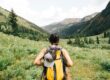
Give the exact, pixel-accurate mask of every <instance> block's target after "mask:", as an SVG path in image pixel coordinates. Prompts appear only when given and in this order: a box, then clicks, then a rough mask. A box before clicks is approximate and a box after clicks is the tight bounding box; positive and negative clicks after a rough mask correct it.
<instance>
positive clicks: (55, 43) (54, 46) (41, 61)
mask: <svg viewBox="0 0 110 80" xmlns="http://www.w3.org/2000/svg"><path fill="white" fill-rule="evenodd" d="M49 42H50V43H51V45H50V46H49V48H43V49H42V50H41V51H40V53H39V54H38V56H37V57H36V59H35V61H34V64H35V65H37V66H44V72H45V68H46V69H47V68H48V71H47V70H46V71H47V72H45V74H44V76H45V77H46V79H45V78H44V80H56V79H57V80H67V77H66V78H64V77H65V75H63V74H62V75H61V73H62V71H63V72H64V69H62V67H63V68H64V66H63V65H64V63H63V62H66V67H71V66H72V65H73V62H72V60H71V58H70V56H69V54H68V52H67V51H66V50H65V49H64V48H61V47H60V46H59V36H58V35H57V34H51V35H50V37H49ZM50 49H51V50H54V51H53V52H54V56H55V57H53V55H51V54H53V53H49V52H52V51H48V50H50ZM55 50H60V51H57V52H56V51H55ZM47 53H48V54H47ZM57 54H60V56H59V57H58V56H57ZM61 55H62V56H63V57H64V58H63V59H62V57H61ZM45 57H46V58H45ZM47 58H51V59H50V61H51V62H48V61H49V60H47ZM61 59H62V60H65V61H63V62H62V63H61V61H62V60H61ZM57 62H58V63H57ZM54 65H56V66H55V68H56V69H55V72H56V73H55V72H54ZM51 70H53V72H54V73H52V74H51V72H52V71H51ZM48 72H49V76H48ZM65 72H66V71H65ZM53 75H54V76H53ZM66 75H67V74H66ZM61 76H63V78H61ZM49 77H50V78H49ZM52 77H54V79H52ZM55 77H57V78H55ZM69 80H70V79H69Z"/></svg>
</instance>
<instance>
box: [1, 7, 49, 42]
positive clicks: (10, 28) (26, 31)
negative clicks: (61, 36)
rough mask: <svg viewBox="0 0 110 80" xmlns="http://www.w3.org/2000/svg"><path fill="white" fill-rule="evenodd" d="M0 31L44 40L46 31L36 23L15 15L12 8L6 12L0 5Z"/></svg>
mask: <svg viewBox="0 0 110 80" xmlns="http://www.w3.org/2000/svg"><path fill="white" fill-rule="evenodd" d="M0 11H1V12H0V18H1V21H0V32H4V33H6V34H11V35H14V36H19V37H21V38H27V39H31V40H37V41H38V40H46V38H47V36H48V33H47V32H45V31H43V30H42V29H41V28H39V27H38V26H37V25H35V24H33V23H31V22H29V21H27V20H25V19H23V18H21V17H19V16H17V15H16V14H15V12H14V10H11V12H8V11H7V10H5V9H3V8H1V7H0Z"/></svg>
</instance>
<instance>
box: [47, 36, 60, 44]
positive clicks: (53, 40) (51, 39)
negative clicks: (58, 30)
mask: <svg viewBox="0 0 110 80" xmlns="http://www.w3.org/2000/svg"><path fill="white" fill-rule="evenodd" d="M49 42H50V43H51V44H53V43H55V44H58V43H59V36H58V35H57V34H51V35H50V37H49Z"/></svg>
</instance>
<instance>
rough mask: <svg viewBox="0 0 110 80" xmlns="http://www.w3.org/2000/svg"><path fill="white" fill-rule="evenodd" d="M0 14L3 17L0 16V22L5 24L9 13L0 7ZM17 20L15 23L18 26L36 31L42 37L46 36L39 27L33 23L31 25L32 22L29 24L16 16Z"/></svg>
mask: <svg viewBox="0 0 110 80" xmlns="http://www.w3.org/2000/svg"><path fill="white" fill-rule="evenodd" d="M0 14H3V15H0V22H5V21H6V20H7V17H8V15H9V11H8V10H6V9H3V8H2V7H0ZM17 20H18V22H17V23H18V24H19V25H20V26H23V27H25V28H27V29H32V30H33V31H37V32H39V33H40V34H44V35H45V34H47V32H45V31H44V30H43V29H41V28H40V27H39V26H37V25H35V24H34V23H32V22H30V21H28V20H26V19H24V18H22V17H20V16H18V15H17Z"/></svg>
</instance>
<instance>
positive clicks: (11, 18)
mask: <svg viewBox="0 0 110 80" xmlns="http://www.w3.org/2000/svg"><path fill="white" fill-rule="evenodd" d="M8 24H9V25H10V26H11V27H12V32H13V33H15V32H16V31H17V27H18V25H17V16H16V14H15V13H14V10H13V9H12V10H11V12H10V14H9V16H8Z"/></svg>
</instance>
